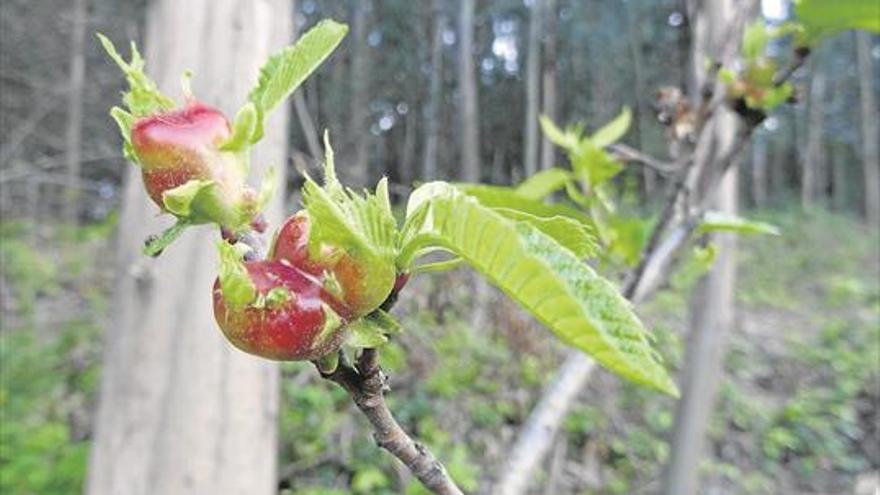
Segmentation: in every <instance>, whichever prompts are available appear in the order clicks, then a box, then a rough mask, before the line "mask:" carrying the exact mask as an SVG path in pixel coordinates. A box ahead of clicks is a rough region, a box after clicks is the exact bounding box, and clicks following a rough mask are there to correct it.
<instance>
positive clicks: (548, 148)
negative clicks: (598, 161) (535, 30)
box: [541, 0, 558, 170]
mask: <svg viewBox="0 0 880 495" xmlns="http://www.w3.org/2000/svg"><path fill="white" fill-rule="evenodd" d="M542 10H543V16H542V20H543V21H544V22H543V25H542V29H541V31H542V32H543V33H542V34H543V35H544V36H543V40H542V43H541V44H542V55H543V60H542V62H543V64H542V73H541V113H542V114H543V115H546V116H547V118H548V119H550V120H552V121H554V122H555V121H556V24H557V21H556V16H557V15H558V13H557V12H556V0H544V8H543V9H542ZM555 159H556V145H555V144H553V143H551V142H550V140H549V139H547V137H546V136H544V137H543V139H542V140H541V170H547V169H548V168H551V167H552V166H553V163H554V160H555Z"/></svg>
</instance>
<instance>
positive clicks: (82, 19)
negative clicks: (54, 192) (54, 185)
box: [63, 0, 88, 224]
mask: <svg viewBox="0 0 880 495" xmlns="http://www.w3.org/2000/svg"><path fill="white" fill-rule="evenodd" d="M87 18H88V4H87V2H86V0H74V2H73V13H72V16H71V22H72V24H73V25H72V28H71V35H70V83H69V84H68V89H67V132H66V134H65V139H64V161H65V164H66V167H65V169H66V170H65V172H66V175H67V177H66V179H67V180H66V182H67V187H66V188H65V189H66V190H65V191H64V194H65V195H66V196H65V197H66V198H67V201H66V203H67V204H66V205H65V207H64V209H63V213H64V216H65V220H66V221H67V223H68V224H75V223H76V222H77V220H78V217H79V187H78V186H79V184H78V181H79V173H80V164H81V162H82V128H83V122H82V120H83V87H84V83H85V75H86V54H85V38H86V21H87Z"/></svg>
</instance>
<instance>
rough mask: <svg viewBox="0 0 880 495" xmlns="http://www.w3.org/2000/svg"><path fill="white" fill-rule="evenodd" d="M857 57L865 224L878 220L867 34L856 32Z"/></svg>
mask: <svg viewBox="0 0 880 495" xmlns="http://www.w3.org/2000/svg"><path fill="white" fill-rule="evenodd" d="M856 50H857V52H858V60H859V95H860V98H861V110H862V168H863V170H864V175H865V218H867V219H868V224H869V225H878V224H880V143H878V140H880V137H878V136H880V128H878V127H880V126H878V122H877V120H878V117H877V103H876V100H875V99H874V62H873V59H872V57H871V35H870V34H868V33H866V32H864V31H859V32H858V33H856Z"/></svg>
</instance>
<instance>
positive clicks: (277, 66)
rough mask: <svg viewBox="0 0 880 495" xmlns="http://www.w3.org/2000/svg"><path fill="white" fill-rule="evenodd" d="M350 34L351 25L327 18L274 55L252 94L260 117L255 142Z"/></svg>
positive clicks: (251, 99)
mask: <svg viewBox="0 0 880 495" xmlns="http://www.w3.org/2000/svg"><path fill="white" fill-rule="evenodd" d="M347 32H348V26H346V25H345V24H340V23H338V22H335V21H333V20H330V19H327V20H323V21H321V22H319V23H318V25H316V26H315V27H313V28H312V29H310V30H309V31H308V32H307V33H305V34H304V35H302V36H301V37H300V39H299V40H298V41H297V42H296V44H294V45H293V46H288V47H286V48H284V49H282V50H281V51H280V52H278V53H276V54H274V55H272V56H271V57H270V58H269V60H268V61H267V62H266V64H265V65H263V67H262V68H261V69H260V77H259V79H258V80H257V85H256V86H255V87H254V89H252V90H251V92H250V94H249V95H248V100H250V101H251V102H253V104H254V106H255V107H256V110H257V114H258V116H259V118H258V119H257V127H256V129H255V132H254V134H253V135H252V136H251V142H252V143H255V142H257V141H259V140H260V138H262V136H263V120H264V119H265V118H266V116H267V115H268V114H269V112H271V111H272V109H274V108H275V107H276V106H277V105H278V104H279V103H281V102H282V101H284V100H285V99H287V97H288V96H290V95H291V93H293V91H294V90H295V89H296V88H297V87H299V85H300V84H301V83H302V82H303V81H304V80H305V79H306V77H308V76H309V74H311V73H312V72H314V70H315V69H317V68H318V66H320V65H321V63H322V62H323V61H324V60H325V59H326V58H327V57H329V56H330V54H331V53H333V50H335V49H336V47H337V45H339V43H340V42H341V41H342V38H344V37H345V34H346V33H347Z"/></svg>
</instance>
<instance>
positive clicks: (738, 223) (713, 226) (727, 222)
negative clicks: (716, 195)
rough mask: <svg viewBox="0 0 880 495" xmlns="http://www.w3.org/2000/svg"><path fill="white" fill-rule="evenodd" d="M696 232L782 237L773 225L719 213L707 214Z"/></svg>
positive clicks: (711, 212)
mask: <svg viewBox="0 0 880 495" xmlns="http://www.w3.org/2000/svg"><path fill="white" fill-rule="evenodd" d="M697 231H698V232H700V233H706V232H733V233H737V234H767V235H782V232H781V231H780V230H779V227H776V226H775V225H771V224H769V223H765V222H758V221H755V220H749V219H746V218H742V217H739V216H736V215H731V214H729V213H723V212H720V211H710V212H707V213H706V215H705V216H704V217H703V221H702V223H700V226H699V227H698V228H697Z"/></svg>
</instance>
